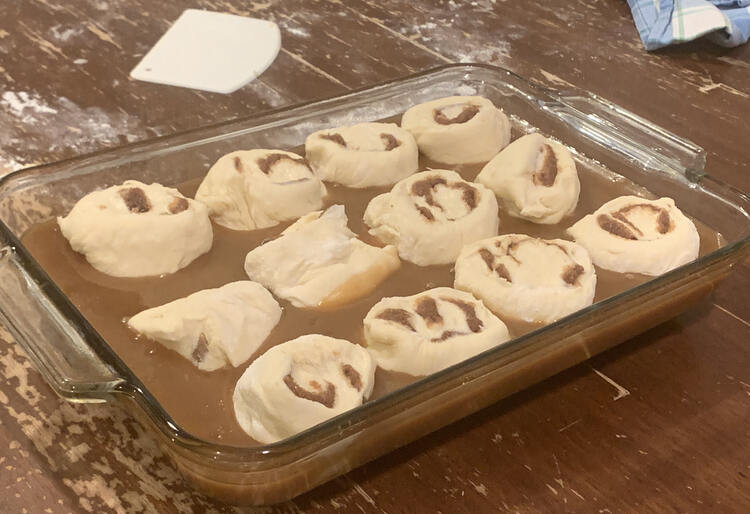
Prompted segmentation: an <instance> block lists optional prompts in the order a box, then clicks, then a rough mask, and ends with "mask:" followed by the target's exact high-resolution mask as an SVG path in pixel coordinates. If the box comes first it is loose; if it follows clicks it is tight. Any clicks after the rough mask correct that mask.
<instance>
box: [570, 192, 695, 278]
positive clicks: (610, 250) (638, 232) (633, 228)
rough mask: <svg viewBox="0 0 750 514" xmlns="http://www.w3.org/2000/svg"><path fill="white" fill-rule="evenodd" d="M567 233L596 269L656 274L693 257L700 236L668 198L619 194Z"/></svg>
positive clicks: (686, 261) (693, 258) (680, 264)
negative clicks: (587, 255)
mask: <svg viewBox="0 0 750 514" xmlns="http://www.w3.org/2000/svg"><path fill="white" fill-rule="evenodd" d="M568 234H570V235H571V236H573V238H575V240H576V242H577V243H578V244H580V245H581V246H583V247H585V248H586V249H587V250H588V251H589V254H591V259H592V260H593V261H594V264H596V265H597V266H599V267H601V268H604V269H608V270H612V271H617V272H620V273H643V274H644V275H661V274H662V273H666V272H667V271H669V270H671V269H674V268H676V267H678V266H682V265H683V264H686V263H688V262H690V261H693V260H695V259H696V258H697V257H698V250H699V247H700V237H699V236H698V230H697V229H696V228H695V225H694V224H693V222H692V221H690V219H689V218H688V217H686V216H685V215H684V214H682V212H681V211H680V209H678V208H677V207H676V206H675V204H674V200H672V199H671V198H659V199H658V200H646V199H645V198H640V197H637V196H620V197H619V198H615V199H614V200H610V201H609V202H607V203H605V204H604V205H602V206H601V207H599V208H598V209H597V210H596V211H594V213H593V214H589V215H587V216H584V217H583V218H582V219H581V220H579V221H578V222H577V223H576V224H575V225H573V226H572V227H570V228H569V229H568Z"/></svg>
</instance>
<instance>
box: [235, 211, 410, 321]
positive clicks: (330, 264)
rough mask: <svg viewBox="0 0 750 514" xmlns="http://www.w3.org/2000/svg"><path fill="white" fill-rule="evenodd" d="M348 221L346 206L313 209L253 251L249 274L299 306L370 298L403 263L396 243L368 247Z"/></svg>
mask: <svg viewBox="0 0 750 514" xmlns="http://www.w3.org/2000/svg"><path fill="white" fill-rule="evenodd" d="M346 224H347V218H346V213H345V212H344V206H343V205H334V206H332V207H329V208H328V209H327V210H326V211H325V212H321V211H318V212H313V213H310V214H308V215H306V216H304V217H302V218H300V219H299V220H298V221H297V222H296V223H294V224H293V225H291V226H290V227H289V228H287V229H286V230H285V231H284V232H282V235H281V236H280V237H279V238H277V239H274V240H272V241H269V242H267V243H265V244H263V245H261V246H259V247H257V248H254V249H253V250H251V251H250V252H249V253H248V254H247V257H246V258H245V272H246V273H247V275H248V276H249V277H250V279H251V280H255V281H256V282H260V283H261V284H263V285H264V286H266V287H267V288H269V289H270V290H271V291H273V293H274V294H275V295H276V296H278V297H280V298H284V299H286V300H289V301H290V302H291V303H292V305H294V306H295V307H313V308H332V307H336V306H339V305H343V304H346V303H347V302H349V301H351V300H353V299H355V298H360V297H362V296H365V295H367V294H369V293H370V292H371V291H372V290H373V289H375V288H376V287H377V286H378V285H379V284H380V283H381V282H382V281H383V280H385V278H386V277H388V275H390V274H391V273H393V272H394V271H395V270H396V269H398V267H399V266H400V265H401V261H400V260H399V258H398V253H397V252H396V249H395V248H394V247H393V246H386V247H385V248H378V247H376V246H371V245H368V244H366V243H364V242H362V241H360V240H359V239H357V237H356V235H355V234H354V232H352V231H351V230H349V229H348V228H347V226H346Z"/></svg>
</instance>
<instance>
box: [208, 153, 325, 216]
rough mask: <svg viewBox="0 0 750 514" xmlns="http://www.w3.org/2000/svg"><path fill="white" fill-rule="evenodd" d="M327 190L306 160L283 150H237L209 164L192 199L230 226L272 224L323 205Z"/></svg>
mask: <svg viewBox="0 0 750 514" xmlns="http://www.w3.org/2000/svg"><path fill="white" fill-rule="evenodd" d="M325 195H326V188H325V186H324V185H323V183H322V182H321V181H320V179H318V177H316V176H315V175H314V174H313V172H312V170H311V169H310V167H309V166H308V164H307V161H305V159H303V158H302V157H300V156H299V155H297V154H295V153H291V152H284V151H282V150H241V151H237V152H232V153H229V154H227V155H225V156H223V157H222V158H220V159H219V160H218V161H216V164H214V165H213V166H212V167H211V169H210V170H208V174H207V175H206V177H205V178H204V179H203V182H201V185H200V187H199V188H198V191H197V192H196V194H195V199H196V200H198V201H200V202H203V203H204V204H206V205H207V206H208V208H209V210H210V213H211V217H212V218H213V220H214V221H215V222H216V223H218V224H219V225H222V226H224V227H227V228H231V229H234V230H254V229H259V228H266V227H272V226H274V225H277V224H278V223H280V222H282V221H287V220H292V219H295V218H298V217H300V216H302V215H304V214H307V213H308V212H311V211H315V210H317V209H320V208H321V207H322V206H323V197H324V196H325Z"/></svg>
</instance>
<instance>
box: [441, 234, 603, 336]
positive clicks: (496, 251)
mask: <svg viewBox="0 0 750 514" xmlns="http://www.w3.org/2000/svg"><path fill="white" fill-rule="evenodd" d="M455 287H456V288H458V289H462V290H464V291H469V292H471V293H472V294H473V295H474V296H476V297H477V298H481V300H482V301H483V302H484V303H485V305H487V307H489V309H490V310H491V311H492V312H494V313H495V314H497V315H498V316H502V317H509V318H516V319H521V320H524V321H530V322H545V323H549V322H552V321H555V320H557V319H560V318H562V317H564V316H567V315H568V314H570V313H572V312H575V311H577V310H579V309H583V308H584V307H587V306H589V305H591V303H592V302H593V300H594V292H595V290H596V272H595V271H594V266H593V265H592V264H591V259H590V258H589V255H588V253H587V252H586V250H585V249H584V248H583V247H582V246H579V245H577V244H575V243H572V242H570V241H564V240H562V239H551V240H546V239H537V238H533V237H530V236H527V235H523V234H506V235H502V236H498V237H493V238H491V239H485V240H484V241H477V242H476V243H473V244H470V245H467V246H466V247H464V249H463V250H462V251H461V255H459V257H458V260H457V261H456V278H455Z"/></svg>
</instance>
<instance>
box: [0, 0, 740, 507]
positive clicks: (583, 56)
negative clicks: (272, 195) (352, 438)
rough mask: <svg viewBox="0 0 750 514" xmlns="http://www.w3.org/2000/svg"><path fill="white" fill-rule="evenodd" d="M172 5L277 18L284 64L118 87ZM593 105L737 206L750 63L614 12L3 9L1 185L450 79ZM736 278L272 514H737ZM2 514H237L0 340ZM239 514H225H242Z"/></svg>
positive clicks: (580, 5) (551, 5)
mask: <svg viewBox="0 0 750 514" xmlns="http://www.w3.org/2000/svg"><path fill="white" fill-rule="evenodd" d="M186 7H198V8H205V9H209V10H217V11H225V12H234V13H238V14H244V15H251V16H257V17H262V18H266V19H271V20H273V21H276V22H277V23H279V25H280V26H281V30H282V37H283V49H282V52H281V53H280V55H279V57H278V59H277V60H276V61H275V63H274V64H273V65H272V66H271V68H269V70H268V71H266V73H264V74H263V75H262V77H261V78H260V79H259V80H256V81H254V82H253V83H251V84H250V85H248V86H246V87H244V88H242V89H241V90H240V91H237V92H236V93H234V94H232V95H226V96H224V95H216V94H210V93H201V92H196V91H190V90H186V89H178V88H172V87H166V86H159V85H154V84H147V83H143V82H135V81H132V80H130V79H129V78H128V74H129V72H130V70H131V69H132V67H133V66H134V65H135V64H136V63H137V61H138V60H139V59H140V57H141V56H142V55H143V54H144V53H145V52H146V51H147V50H148V49H149V48H150V47H151V45H153V43H154V42H155V41H156V40H157V39H158V38H159V36H160V35H161V34H162V33H163V32H164V30H166V28H167V27H168V26H169V24H170V23H171V22H172V21H173V20H174V19H176V18H177V16H178V15H179V13H180V12H181V11H182V10H183V9H184V8H186ZM458 61H476V62H485V63H491V64H496V65H501V66H504V67H507V68H509V69H511V70H513V71H515V72H517V73H519V74H521V75H524V76H527V77H530V78H533V79H536V80H539V81H541V82H544V83H547V84H548V85H551V86H557V87H562V88H564V87H566V86H567V85H569V84H575V85H577V86H580V87H583V88H586V89H589V90H591V91H593V92H594V93H597V94H600V95H602V96H604V97H606V98H608V99H611V100H612V101H614V102H616V103H618V104H620V105H623V106H625V107H626V108H629V109H631V110H633V111H635V112H637V113H639V114H641V115H643V116H645V117H646V118H648V119H650V120H652V121H654V122H656V123H658V124H661V125H663V126H665V127H666V128H668V129H669V130H672V131H674V132H676V133H678V134H680V135H683V136H685V137H687V138H689V139H691V140H693V141H694V142H696V143H697V144H699V145H701V146H703V147H704V148H706V150H707V151H708V160H709V168H708V169H709V172H710V173H711V174H713V175H714V176H716V177H718V178H720V179H722V180H724V181H726V182H728V183H730V184H732V185H734V186H735V187H737V188H739V189H741V190H744V191H750V165H749V164H748V159H747V151H746V147H747V143H746V140H747V137H748V134H750V130H749V129H750V122H748V120H749V119H750V49H749V48H748V47H747V46H744V47H740V48H737V49H729V50H728V49H722V48H718V47H714V46H711V45H709V44H706V43H693V44H688V45H683V46H681V47H677V48H672V49H667V50H664V51H661V52H658V53H654V54H647V53H646V52H644V51H643V49H642V46H641V44H640V42H639V41H638V39H637V34H636V31H635V28H634V25H633V22H632V19H631V18H630V14H629V12H628V9H627V5H626V3H625V2H623V1H620V0H598V1H593V0H586V1H584V0H580V1H577V2H565V1H562V0H552V1H550V2H543V3H540V4H539V5H536V2H512V1H502V0H497V1H494V0H478V1H472V2H460V1H453V0H450V1H448V2H441V1H427V0H421V1H413V2H406V1H403V0H400V1H395V0H391V1H383V2H372V1H365V0H353V1H346V0H328V1H303V0H292V1H283V2H282V1H280V0H279V1H274V0H267V1H264V2H260V1H259V2H250V1H240V0H225V1H220V0H213V1H208V0H203V1H194V2H178V1H176V0H167V1H163V2H150V1H146V0H133V1H124V0H33V1H32V0H20V1H13V2H3V3H0V169H4V170H11V169H16V168H19V167H22V166H26V165H30V164H33V163H40V162H49V161H54V160H57V159H61V158H66V157H71V156H75V155H78V154H81V153H84V152H88V151H91V150H98V149H102V148H107V147H112V146H116V145H119V144H122V143H125V142H128V141H137V140H142V139H145V138H148V137H152V136H154V135H161V134H169V133H172V132H175V131H180V130H184V129H188V128H193V127H197V126H201V125H205V124H210V123H214V122H218V121H222V120H226V119H231V118H234V117H237V116H246V115H249V114H252V113H255V112H259V111H262V110H265V109H268V108H271V107H278V106H282V105H286V104H290V103H296V102H300V101H305V100H311V99H315V98H320V97H325V96H331V95H333V94H336V93H340V92H342V91H345V90H347V89H351V88H357V87H362V86H366V85H368V84H371V83H373V82H379V81H382V80H386V79H391V78H395V77H398V76H402V75H405V74H408V73H411V72H414V71H417V70H422V69H425V68H428V67H431V66H434V65H437V64H441V63H444V62H458ZM748 320H750V265H748V264H747V263H745V264H743V265H741V266H739V269H738V270H737V272H736V273H735V274H734V275H733V278H732V280H731V281H729V282H728V283H725V284H724V285H722V286H721V287H720V288H719V290H717V291H716V293H715V295H714V296H713V297H712V298H711V299H710V300H708V301H706V302H704V303H703V304H702V305H701V306H700V307H698V308H696V309H693V310H692V311H690V312H688V313H686V314H684V315H682V316H680V317H678V318H676V319H675V320H674V321H671V322H669V323H666V324H664V325H662V326H660V327H658V328H656V329H654V330H651V331H649V332H647V333H645V334H643V335H641V336H640V337H638V338H636V339H634V340H633V341H630V342H628V343H626V344H624V345H622V346H620V347H619V348H617V349H615V350H612V351H609V352H607V353H606V354H604V355H601V356H599V357H597V358H594V359H593V360H591V361H590V362H588V363H585V364H583V365H580V366H577V367H575V368H573V369H571V370H569V371H567V372H565V373H562V374H560V375H558V376H556V377H554V378H553V379H550V380H547V381H546V382H544V383H542V384H540V385H538V386H536V387H533V388H531V389H529V390H527V391H525V392H522V393H520V394H517V395H515V396H513V397H512V398H510V399H508V400H506V401H502V402H499V403H498V404H496V405H494V406H493V407H491V408H488V409H485V410H484V411H482V412H480V413H478V414H476V415H474V416H472V417H470V418H468V419H465V420H463V421H461V422H459V423H456V424H454V425H452V426H450V427H447V428H445V429H443V430H441V431H439V432H437V433H435V434H433V435H431V436H428V437H426V438H424V439H422V440H420V441H418V442H415V443H413V444H411V445H409V446H407V447H406V448H403V449H401V450H399V451H397V452H394V453H392V454H390V455H388V456H386V457H383V458H381V459H379V460H377V461H375V462H373V463H371V464H368V465H366V466H364V467H362V468H360V469H358V470H356V471H354V472H352V473H350V474H349V475H347V476H345V477H343V478H340V479H338V480H335V481H333V482H331V483H329V484H326V485H324V486H322V487H320V488H318V489H316V490H315V491H312V492H311V493H308V494H306V495H304V496H302V497H300V498H297V499H296V500H294V501H293V502H289V503H288V504H286V505H283V506H280V507H278V510H279V511H298V510H303V511H318V510H320V511H328V510H335V511H337V512H339V511H340V512H359V511H365V512H379V511H384V512H404V511H406V512H421V511H442V512H484V511H494V510H498V511H502V512H505V511H508V512H549V511H571V512H612V513H614V512H635V511H639V512H651V511H654V512H656V511H659V512H663V511H681V512H743V511H744V512H746V511H748V510H750V431H748V423H747V421H748V419H750V371H748V370H750V347H749V346H748V344H747V343H748V340H750V324H749V321H748ZM0 491H1V492H2V493H1V494H0V511H2V512H23V511H26V512H34V513H36V512H70V511H74V512H77V511H92V512H109V511H112V512H122V511H136V512H138V511H147V512H153V511H159V512H172V511H181V512H200V511H218V512H231V511H233V510H235V509H233V508H230V507H226V506H222V505H220V504H216V503H214V502H212V501H211V500H208V499H206V498H203V497H201V496H199V495H197V494H195V493H193V492H191V490H190V489H189V488H188V487H187V486H185V485H184V484H183V483H182V482H181V480H180V478H179V476H178V475H177V473H176V472H175V471H173V470H172V468H171V467H170V465H169V463H168V461H167V460H166V459H165V457H164V456H163V455H161V453H160V452H159V450H158V449H157V448H156V446H155V443H154V441H153V440H152V439H151V438H150V437H149V436H148V435H146V434H144V432H143V430H142V429H141V427H140V426H139V425H138V424H137V423H136V422H135V421H133V420H132V419H131V418H130V417H129V416H128V414H127V413H125V412H123V411H121V410H120V409H119V408H118V407H114V406H109V405H98V406H91V405H89V406H76V405H72V404H68V403H66V402H64V401H62V400H60V399H58V398H57V397H56V396H55V395H54V394H53V393H52V391H51V390H50V389H49V387H47V386H46V384H44V382H43V380H42V379H41V377H40V376H39V375H38V374H37V373H36V372H35V371H34V370H33V369H32V368H31V367H30V365H29V364H28V361H27V360H26V358H25V357H24V356H23V354H22V352H21V351H20V349H19V348H18V347H17V346H16V345H15V344H14V343H13V342H12V339H11V337H10V336H9V334H7V333H6V332H5V331H2V332H0ZM236 510H241V509H236Z"/></svg>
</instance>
